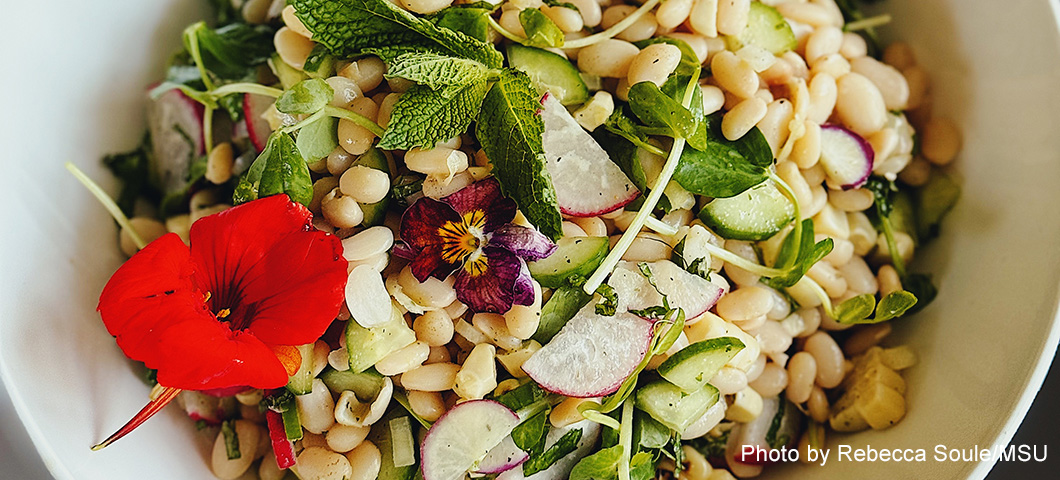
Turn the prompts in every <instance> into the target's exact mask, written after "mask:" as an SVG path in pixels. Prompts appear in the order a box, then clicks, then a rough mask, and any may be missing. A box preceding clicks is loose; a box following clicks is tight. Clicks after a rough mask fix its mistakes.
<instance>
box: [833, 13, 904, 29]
mask: <svg viewBox="0 0 1060 480" xmlns="http://www.w3.org/2000/svg"><path fill="white" fill-rule="evenodd" d="M891 20H892V18H891V15H890V14H889V13H885V14H883V15H876V16H875V17H869V18H864V19H861V20H855V21H853V22H850V23H848V24H846V25H843V30H844V31H847V32H856V31H858V30H868V29H870V28H876V27H881V26H883V25H887V24H888V23H891Z"/></svg>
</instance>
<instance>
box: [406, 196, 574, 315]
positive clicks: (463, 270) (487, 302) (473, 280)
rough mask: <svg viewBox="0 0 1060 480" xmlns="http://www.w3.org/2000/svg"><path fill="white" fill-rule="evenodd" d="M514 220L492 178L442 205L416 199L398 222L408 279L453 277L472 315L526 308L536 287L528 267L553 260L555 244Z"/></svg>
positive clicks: (510, 203) (509, 204)
mask: <svg viewBox="0 0 1060 480" xmlns="http://www.w3.org/2000/svg"><path fill="white" fill-rule="evenodd" d="M514 218H515V202H513V201H512V200H511V199H508V198H505V197H504V195H502V194H501V189H500V185H499V184H498V183H497V180H496V179H493V178H487V179H485V180H482V181H479V182H476V183H473V184H471V185H468V186H467V187H464V188H463V189H461V190H459V191H457V192H456V193H454V194H452V195H449V196H448V197H445V198H443V199H442V200H441V201H438V200H434V199H431V198H421V199H419V200H417V201H416V202H415V203H413V204H412V205H411V206H410V207H409V208H408V210H406V211H405V214H404V216H403V217H402V218H401V239H402V240H404V241H405V242H406V243H407V244H408V246H409V249H410V250H411V252H410V253H411V257H412V262H411V263H410V264H409V267H410V268H411V269H412V274H413V275H414V276H415V277H416V278H417V279H418V280H419V281H421V282H422V281H425V280H427V279H428V278H429V277H432V276H433V277H435V278H438V279H445V278H446V277H448V276H449V275H455V277H456V284H455V285H454V286H455V288H456V296H457V298H459V299H460V301H461V302H464V304H466V305H467V306H468V308H469V309H471V310H472V311H474V312H490V313H504V312H507V311H508V310H509V309H511V308H512V305H516V304H518V305H530V304H531V303H533V301H534V288H533V283H532V280H531V278H530V270H529V269H527V268H526V262H527V261H534V260H540V259H542V258H545V257H547V256H549V255H551V254H552V252H553V251H555V250H556V245H555V244H554V243H552V241H550V240H549V239H548V237H545V236H544V235H542V234H541V233H540V232H538V231H537V230H535V229H532V228H527V227H523V226H519V225H515V224H512V223H511V221H512V219H514Z"/></svg>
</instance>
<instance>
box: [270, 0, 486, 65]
mask: <svg viewBox="0 0 1060 480" xmlns="http://www.w3.org/2000/svg"><path fill="white" fill-rule="evenodd" d="M289 4H291V5H294V7H295V11H296V15H297V16H298V18H299V19H300V20H302V23H303V24H305V26H306V28H308V29H309V31H310V32H313V41H315V42H317V43H320V44H323V45H324V46H326V47H327V48H328V49H329V50H331V53H332V54H333V55H335V56H336V57H339V58H349V57H353V56H356V55H359V54H362V53H365V52H366V51H367V50H369V49H373V48H378V49H383V50H384V51H387V50H389V51H394V50H391V49H392V47H393V46H401V47H402V48H404V49H405V51H408V50H410V49H419V50H427V51H431V52H435V53H439V54H442V55H450V56H456V57H462V58H469V59H471V60H475V61H478V62H480V63H482V64H484V65H486V66H488V67H492V68H499V67H500V66H501V65H502V63H503V60H504V59H503V57H502V56H501V53H500V52H498V51H497V49H496V48H494V47H493V45H492V44H490V43H486V42H484V41H481V40H476V39H474V38H471V37H469V36H467V35H465V34H463V33H460V32H456V31H454V30H450V29H448V28H442V27H439V26H437V25H435V24H433V23H431V22H430V21H429V20H427V19H423V18H420V17H417V16H415V15H413V14H412V13H409V12H408V11H406V10H404V9H402V8H400V7H398V6H395V5H394V4H392V3H390V2H388V1H387V0H291V1H290V2H289ZM394 52H395V53H396V51H394Z"/></svg>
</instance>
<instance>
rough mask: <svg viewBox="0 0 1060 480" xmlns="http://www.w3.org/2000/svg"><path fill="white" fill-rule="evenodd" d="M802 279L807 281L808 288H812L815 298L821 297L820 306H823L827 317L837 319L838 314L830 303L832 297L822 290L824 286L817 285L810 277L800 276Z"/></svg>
mask: <svg viewBox="0 0 1060 480" xmlns="http://www.w3.org/2000/svg"><path fill="white" fill-rule="evenodd" d="M802 279H803V280H805V281H806V282H807V283H806V285H807V286H809V287H810V290H813V293H814V295H817V298H819V299H821V306H822V307H824V312H825V313H826V314H828V316H829V317H832V319H833V320H836V319H838V318H837V317H838V315H836V311H835V307H834V306H833V305H832V299H831V297H829V296H828V292H826V291H824V288H822V287H821V286H820V285H818V284H817V282H815V281H813V279H812V278H810V277H802Z"/></svg>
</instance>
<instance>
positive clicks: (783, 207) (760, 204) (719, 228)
mask: <svg viewBox="0 0 1060 480" xmlns="http://www.w3.org/2000/svg"><path fill="white" fill-rule="evenodd" d="M794 218H795V208H794V207H793V206H792V204H791V201H790V200H788V198H787V197H785V196H784V194H782V193H780V190H778V189H777V187H776V185H774V184H773V182H772V181H766V182H763V183H761V184H759V185H757V186H755V187H751V188H750V189H748V190H747V191H745V192H743V193H741V194H739V195H737V196H735V197H730V198H716V199H714V201H712V202H710V203H708V204H707V206H705V207H703V209H702V210H700V211H699V219H700V220H703V223H705V224H707V226H709V227H710V228H712V229H714V231H715V232H717V233H718V234H720V235H721V236H723V237H725V238H731V239H734V240H765V239H767V238H769V237H772V236H773V235H774V234H775V233H777V232H779V231H780V229H782V228H784V226H786V225H787V224H788V223H791V220H792V219H794Z"/></svg>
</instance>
